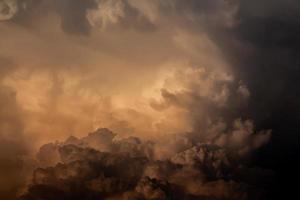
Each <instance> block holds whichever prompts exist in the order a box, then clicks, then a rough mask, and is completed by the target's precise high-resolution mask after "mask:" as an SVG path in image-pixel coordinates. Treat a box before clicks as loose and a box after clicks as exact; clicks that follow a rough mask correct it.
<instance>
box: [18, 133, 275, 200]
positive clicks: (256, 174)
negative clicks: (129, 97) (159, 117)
mask: <svg viewBox="0 0 300 200" xmlns="http://www.w3.org/2000/svg"><path fill="white" fill-rule="evenodd" d="M115 136H116V135H115V134H113V133H112V132H110V131H109V130H108V129H99V130H97V131H96V132H94V133H90V134H89V135H88V136H87V137H84V138H82V139H77V138H75V137H70V138H69V139H67V140H66V141H65V142H62V143H50V144H46V145H44V146H43V147H41V149H40V151H39V153H38V158H39V160H40V164H41V165H44V166H45V167H41V168H37V169H36V170H35V171H34V173H33V179H32V183H31V184H30V185H29V188H28V192H27V193H26V194H25V195H23V196H22V197H21V199H23V200H34V199H45V200H51V199H125V200H126V199H128V200H134V199H136V200H138V199H153V200H154V199H157V200H158V199H160V200H162V199H166V200H173V199H174V200H177V199H178V200H181V199H186V200H192V199H205V200H212V199H215V200H217V199H222V200H225V199H230V200H234V199H236V200H243V199H245V200H246V199H251V200H252V199H265V198H266V196H265V195H266V186H267V185H268V184H269V182H270V181H271V180H272V177H273V172H272V171H268V170H263V169H259V168H249V167H247V166H246V165H243V164H242V163H244V162H243V161H241V160H240V158H239V156H238V155H235V153H234V152H230V151H228V150H226V149H223V148H221V147H218V146H216V145H212V144H201V143H198V144H194V145H192V146H190V147H185V148H182V149H181V150H178V151H175V152H174V153H173V154H172V155H171V156H170V157H169V158H167V159H164V160H157V159H155V152H157V151H156V150H157V149H159V148H160V146H159V145H158V144H155V143H153V142H149V141H148V142H147V141H145V142H143V141H141V140H140V139H138V138H132V137H131V138H127V139H122V140H113V138H114V137H115ZM183 139H184V138H183ZM171 141H172V139H171ZM164 145H167V144H164ZM103 150H104V151H103ZM158 153H159V154H161V152H159V151H158ZM56 162H59V163H58V164H55V163H56ZM51 165H52V166H51ZM46 166H48V167H46Z"/></svg>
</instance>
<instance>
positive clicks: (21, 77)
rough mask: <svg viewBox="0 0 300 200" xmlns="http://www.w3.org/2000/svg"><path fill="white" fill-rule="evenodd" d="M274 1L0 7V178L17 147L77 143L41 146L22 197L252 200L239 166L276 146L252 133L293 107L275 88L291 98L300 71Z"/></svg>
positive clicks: (138, 0) (57, 0)
mask: <svg viewBox="0 0 300 200" xmlns="http://www.w3.org/2000/svg"><path fill="white" fill-rule="evenodd" d="M273 2H274V3H272V5H271V3H270V6H267V4H265V3H261V2H258V1H251V2H250V3H249V2H248V1H245V0H237V1H235V0H233V1H232V0H229V1H223V0H201V1H200V0H190V1H185V0H151V1H150V0H41V1H39V0H11V1H8V0H2V1H1V0H0V29H1V43H0V81H1V83H0V96H1V100H0V108H1V110H3V112H2V111H1V112H0V118H1V122H0V128H1V133H0V136H1V144H3V145H2V146H3V148H4V149H5V151H3V152H6V151H9V152H11V154H12V155H13V156H11V154H9V153H7V154H3V155H2V153H1V156H2V157H1V162H0V164H2V163H11V164H9V167H4V169H5V170H6V169H7V168H11V169H14V170H12V171H13V172H11V173H7V174H8V175H7V177H8V178H5V179H8V180H15V179H16V178H15V177H16V174H17V173H15V171H17V170H16V169H20V168H21V166H23V165H22V164H20V163H21V162H22V161H23V158H22V159H19V158H20V157H23V156H24V155H26V156H28V155H29V153H28V152H26V151H25V150H24V149H26V150H27V146H26V145H25V144H24V140H26V141H29V143H30V149H34V150H37V149H38V148H39V146H40V145H42V144H45V143H49V141H55V140H58V141H59V140H60V141H62V140H63V139H64V138H65V137H67V136H70V135H73V136H70V137H69V138H68V139H67V140H66V141H64V142H58V141H57V142H53V143H49V144H46V145H43V146H42V147H41V148H40V149H39V151H38V153H37V158H36V159H37V163H35V164H36V165H38V166H39V167H40V168H39V169H37V170H35V173H34V178H33V182H32V186H31V187H30V188H29V191H28V194H27V196H26V198H29V199H34V198H45V197H49V198H50V196H51V195H53V196H52V197H53V198H54V199H57V198H65V199H66V198H73V199H75V198H83V197H87V196H86V195H88V194H90V195H91V196H89V198H93V197H94V196H95V197H99V198H104V197H105V198H108V197H109V198H110V199H126V198H127V199H143V198H144V199H174V198H175V199H176V197H174V195H175V194H176V195H175V196H178V197H181V199H185V198H186V199H193V198H194V199H195V198H196V199H197V198H203V199H226V198H227V199H243V198H250V199H251V198H254V197H253V196H251V195H250V194H249V192H248V191H249V190H251V188H252V183H251V186H249V184H248V177H247V178H245V177H243V181H241V177H240V176H241V174H245V173H244V171H247V170H245V168H243V167H240V166H239V167H238V166H235V165H237V164H236V163H239V164H241V165H242V164H243V162H242V161H244V159H243V158H245V157H247V156H248V155H251V153H252V152H253V151H254V150H257V149H259V148H260V147H262V146H264V145H265V144H267V143H268V141H269V140H270V139H271V131H269V130H268V129H270V128H272V126H267V127H264V128H263V129H262V128H261V127H262V124H263V123H264V119H265V118H264V117H267V118H268V119H269V118H271V117H270V112H269V111H268V108H270V107H276V106H277V105H278V104H277V103H278V102H277V103H274V104H272V103H270V102H271V100H272V101H273V100H274V99H275V100H276V99H284V98H285V97H289V95H287V93H286V92H282V93H284V94H285V95H279V94H282V93H281V92H280V91H286V90H285V89H284V87H281V86H282V84H281V83H282V82H285V83H286V84H287V85H286V86H290V87H288V88H293V91H297V90H296V88H295V87H296V85H297V84H292V82H293V81H292V80H296V78H293V79H292V80H290V81H287V79H286V78H285V79H281V78H280V77H281V75H282V73H281V72H282V71H281V69H282V68H281V67H283V66H285V64H286V62H288V63H290V62H291V64H293V63H297V62H296V61H297V58H296V57H297V53H294V51H293V50H295V49H297V45H295V44H297V42H296V43H294V42H290V40H289V39H288V38H290V37H292V38H297V36H296V35H297V34H296V33H297V32H298V30H297V28H293V27H294V25H295V24H298V23H296V22H297V20H295V18H293V19H294V20H292V21H289V19H290V18H291V17H287V18H282V19H280V20H279V19H278V18H281V17H277V16H282V14H284V13H283V12H284V11H280V10H281V9H279V8H281V6H283V7H284V8H289V7H294V8H295V9H294V10H296V11H297V8H296V7H297V6H295V5H297V3H296V1H289V2H287V3H279V1H273ZM262 4H263V6H262ZM268 5H269V4H268ZM283 10H284V9H283ZM292 13H293V12H292ZM295 13H296V12H295ZM294 16H298V15H297V14H294ZM270 18H271V19H272V20H271V21H274V23H273V22H272V23H269V22H270V21H269V19H270ZM278 20H279V22H280V24H284V25H286V26H283V29H282V30H281V31H278V28H276V27H277V26H276V22H278ZM267 22H268V23H267ZM285 22H291V23H285ZM265 25H266V26H267V27H270V28H271V30H273V29H274V30H276V31H274V34H273V31H272V34H271V36H272V37H269V34H265V32H264V31H262V30H265V28H264V27H265ZM267 29H268V28H267ZM288 30H294V31H290V32H289V31H288ZM267 32H268V31H267ZM291 32H293V33H295V35H293V34H292V33H291ZM276 33H278V35H277V34H276ZM287 33H288V34H287ZM297 41H298V40H297ZM290 47H292V48H290ZM279 55H280V56H279ZM282 57H284V58H285V59H278V58H282ZM290 58H291V59H290ZM271 60H272V61H271ZM269 66H270V67H269ZM271 66H277V67H275V71H276V73H275V72H274V73H273V71H272V70H270V69H271V68H272V67H271ZM290 66H293V65H290ZM289 69H290V68H289ZM265 70H266V71H265ZM283 71H284V72H285V70H283ZM294 71H295V70H294ZM266 72H269V73H266ZM270 72H272V73H270ZM274 74H275V75H274ZM287 74H289V73H288V72H287ZM287 74H285V73H283V75H285V76H287ZM293 74H295V75H296V74H297V73H293ZM266 77H270V80H268V81H266ZM262 83H264V84H262ZM265 83H266V84H265ZM265 85H267V86H265ZM273 86H274V88H276V89H272V88H273ZM275 86H276V87H275ZM266 94H267V95H266ZM272 94H276V95H275V96H276V97H280V98H271V97H273V95H272ZM266 99H267V100H266ZM296 99H298V98H296ZM288 102H291V103H292V104H290V105H296V103H295V102H297V101H292V100H290V101H288ZM285 105H286V104H285ZM283 107H284V106H283ZM291 107H296V106H291ZM267 111H268V112H267ZM289 113H292V112H289ZM280 119H281V117H280ZM257 121H259V122H260V123H257ZM280 122H281V121H280ZM276 124H281V123H276ZM295 124H296V123H295ZM98 127H107V128H109V129H100V130H97V131H95V129H96V128H98ZM264 129H266V130H264ZM87 132H90V134H89V135H88V136H84V134H85V133H87ZM115 132H117V133H119V134H118V135H116V134H115ZM24 138H25V139H24ZM145 140H147V141H145ZM2 141H3V142H2ZM14 147H17V148H16V149H17V150H15V148H14ZM19 148H20V149H19ZM7 149H8V150H7ZM26 156H25V157H26ZM12 157H14V158H17V159H16V160H14V159H13V160H11V158H12ZM2 158H3V159H2ZM31 159H32V158H31ZM7 160H9V161H7ZM232 160H234V161H232ZM59 162H61V163H60V164H58V165H57V163H59ZM131 162H133V163H136V164H134V165H136V166H130V167H129V168H130V170H131V171H132V174H131V175H129V174H122V173H123V172H121V171H122V170H121V168H123V166H127V165H126V163H131ZM233 163H234V164H233ZM11 166H13V167H11ZM99 166H100V168H101V170H98V169H99ZM131 167H132V168H131ZM238 169H239V170H240V171H239V170H238ZM5 170H0V171H1V172H0V173H2V171H3V172H4V171H5ZM135 170H136V171H135ZM119 171H120V172H119ZM237 171H239V172H238V174H239V175H236V174H237ZM241 171H242V172H241ZM249 171H251V170H248V171H247V172H249ZM253 171H255V172H256V170H253ZM81 172H82V174H81ZM134 172H135V173H136V174H134ZM255 172H253V173H254V175H253V177H254V176H256V175H255ZM130 173H131V172H130ZM235 176H238V177H235ZM128 177H129V178H128ZM233 177H234V178H233ZM20 179H22V180H20V181H12V182H14V183H13V184H7V185H10V186H9V187H8V186H7V185H6V184H4V183H3V184H2V183H1V187H2V186H3V187H6V188H5V190H6V191H7V190H11V188H15V187H18V186H19V185H22V184H19V182H24V180H23V177H22V178H20ZM131 179H132V180H131ZM244 179H246V180H247V181H244ZM241 182H242V183H241ZM250 182H251V181H250ZM255 184H256V183H255ZM16 185H17V186H16ZM57 185H59V186H60V187H61V188H60V187H57ZM199 186H201V187H199ZM7 188H8V189H7ZM15 190H17V189H14V191H13V192H11V193H14V192H15ZM76 190H78V191H77V192H75V193H73V194H71V193H72V192H73V191H76ZM11 191H12V190H11ZM255 191H257V190H256V189H255ZM250 193H251V192H250ZM245 194H247V195H250V196H251V197H250V196H247V195H246V196H245ZM254 194H255V192H253V195H254ZM43 195H45V196H43ZM172 195H173V196H172Z"/></svg>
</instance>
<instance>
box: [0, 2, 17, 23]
mask: <svg viewBox="0 0 300 200" xmlns="http://www.w3.org/2000/svg"><path fill="white" fill-rule="evenodd" d="M17 12H18V4H17V1H16V0H1V1H0V21H4V20H9V19H11V18H13V17H14V16H15V15H16V13H17Z"/></svg>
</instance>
